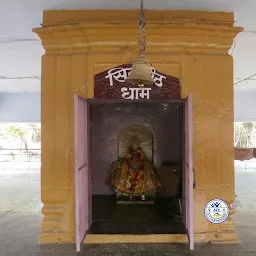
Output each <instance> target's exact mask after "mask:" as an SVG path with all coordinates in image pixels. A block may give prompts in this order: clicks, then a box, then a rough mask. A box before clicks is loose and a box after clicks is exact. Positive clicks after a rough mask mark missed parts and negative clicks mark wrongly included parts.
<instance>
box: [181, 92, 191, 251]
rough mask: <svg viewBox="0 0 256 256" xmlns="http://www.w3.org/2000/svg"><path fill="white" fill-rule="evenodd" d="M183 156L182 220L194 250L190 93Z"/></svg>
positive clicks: (186, 111) (186, 110) (186, 104)
mask: <svg viewBox="0 0 256 256" xmlns="http://www.w3.org/2000/svg"><path fill="white" fill-rule="evenodd" d="M184 117H185V120H184V121H185V122H184V126H185V150H184V151H185V152H184V153H185V156H184V159H185V161H184V173H183V202H184V203H183V206H184V208H183V221H184V224H185V226H186V229H187V234H188V238H189V247H190V250H194V197H193V184H194V175H193V130H192V128H193V120H192V95H191V94H190V95H189V96H188V98H187V100H186V101H185V116H184Z"/></svg>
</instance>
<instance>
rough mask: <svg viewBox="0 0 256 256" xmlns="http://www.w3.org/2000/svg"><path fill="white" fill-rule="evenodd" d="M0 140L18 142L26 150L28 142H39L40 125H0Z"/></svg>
mask: <svg viewBox="0 0 256 256" xmlns="http://www.w3.org/2000/svg"><path fill="white" fill-rule="evenodd" d="M0 140H9V141H10V142H12V141H20V142H21V144H23V145H24V148H25V149H26V150H28V144H29V143H30V142H35V143H38V142H40V141H41V128H40V124H0Z"/></svg>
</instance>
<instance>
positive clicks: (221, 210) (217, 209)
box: [204, 199, 229, 224]
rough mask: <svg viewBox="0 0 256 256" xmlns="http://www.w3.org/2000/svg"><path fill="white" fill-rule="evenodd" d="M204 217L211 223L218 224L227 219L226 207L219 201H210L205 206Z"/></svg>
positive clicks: (227, 209) (224, 203) (227, 211)
mask: <svg viewBox="0 0 256 256" xmlns="http://www.w3.org/2000/svg"><path fill="white" fill-rule="evenodd" d="M204 215H205V217H206V219H207V220H208V221H210V222H211V223H214V224H220V223H222V222H224V221H225V220H226V219H227V218H228V215H229V208H228V205H227V204H226V202H224V201H223V200H221V199H212V200H211V201H210V202H208V203H207V204H206V206H205V208H204Z"/></svg>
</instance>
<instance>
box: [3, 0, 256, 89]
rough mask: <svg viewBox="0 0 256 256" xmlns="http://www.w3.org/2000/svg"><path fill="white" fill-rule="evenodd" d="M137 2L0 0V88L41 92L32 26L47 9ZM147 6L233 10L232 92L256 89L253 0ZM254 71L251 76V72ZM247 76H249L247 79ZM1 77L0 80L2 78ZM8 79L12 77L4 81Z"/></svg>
mask: <svg viewBox="0 0 256 256" xmlns="http://www.w3.org/2000/svg"><path fill="white" fill-rule="evenodd" d="M139 2H140V1H139V0H129V1H127V0H118V1H116V0H100V1H95V0H72V1H70V0H54V1H52V0H26V1H21V0H10V1H6V0H0V6H1V8H0V24H1V25H0V92H38V91H40V80H39V79H38V77H39V76H40V70H41V66H40V64H41V55H42V54H43V53H44V51H43V49H42V46H41V43H40V41H39V39H38V38H37V36H36V35H35V34H33V33H32V31H31V30H32V28H34V27H38V26H40V22H41V19H42V11H43V10H49V9H137V8H138V7H139ZM145 8H146V9H174V10H175V9H184V10H187V9H189V10H190V9H191V10H207V11H234V12H235V24H236V25H237V26H242V27H244V28H245V31H244V32H243V33H241V34H240V35H239V36H238V37H237V38H236V40H235V43H234V47H233V49H232V55H233V56H234V70H235V77H234V79H235V83H237V84H235V85H234V86H235V90H236V91H252V90H255V92H256V48H255V45H256V17H255V16H254V15H255V13H254V10H256V1H255V0H244V1H241V0H215V1H212V0H193V1H191V0H179V1H176V0H172V1H171V0H157V1H155V0H145ZM254 74H255V77H254V76H253V75H254ZM250 76H252V78H251V79H247V78H248V77H250ZM1 78H4V79H1ZM6 78H11V79H6Z"/></svg>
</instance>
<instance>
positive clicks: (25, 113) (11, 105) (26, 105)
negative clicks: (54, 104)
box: [0, 93, 41, 123]
mask: <svg viewBox="0 0 256 256" xmlns="http://www.w3.org/2000/svg"><path fill="white" fill-rule="evenodd" d="M40 97H41V96H40V93H0V123H33V122H36V123H37V122H41V121H40V119H41V118H40V115H41V114H40V105H41V98H40Z"/></svg>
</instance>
